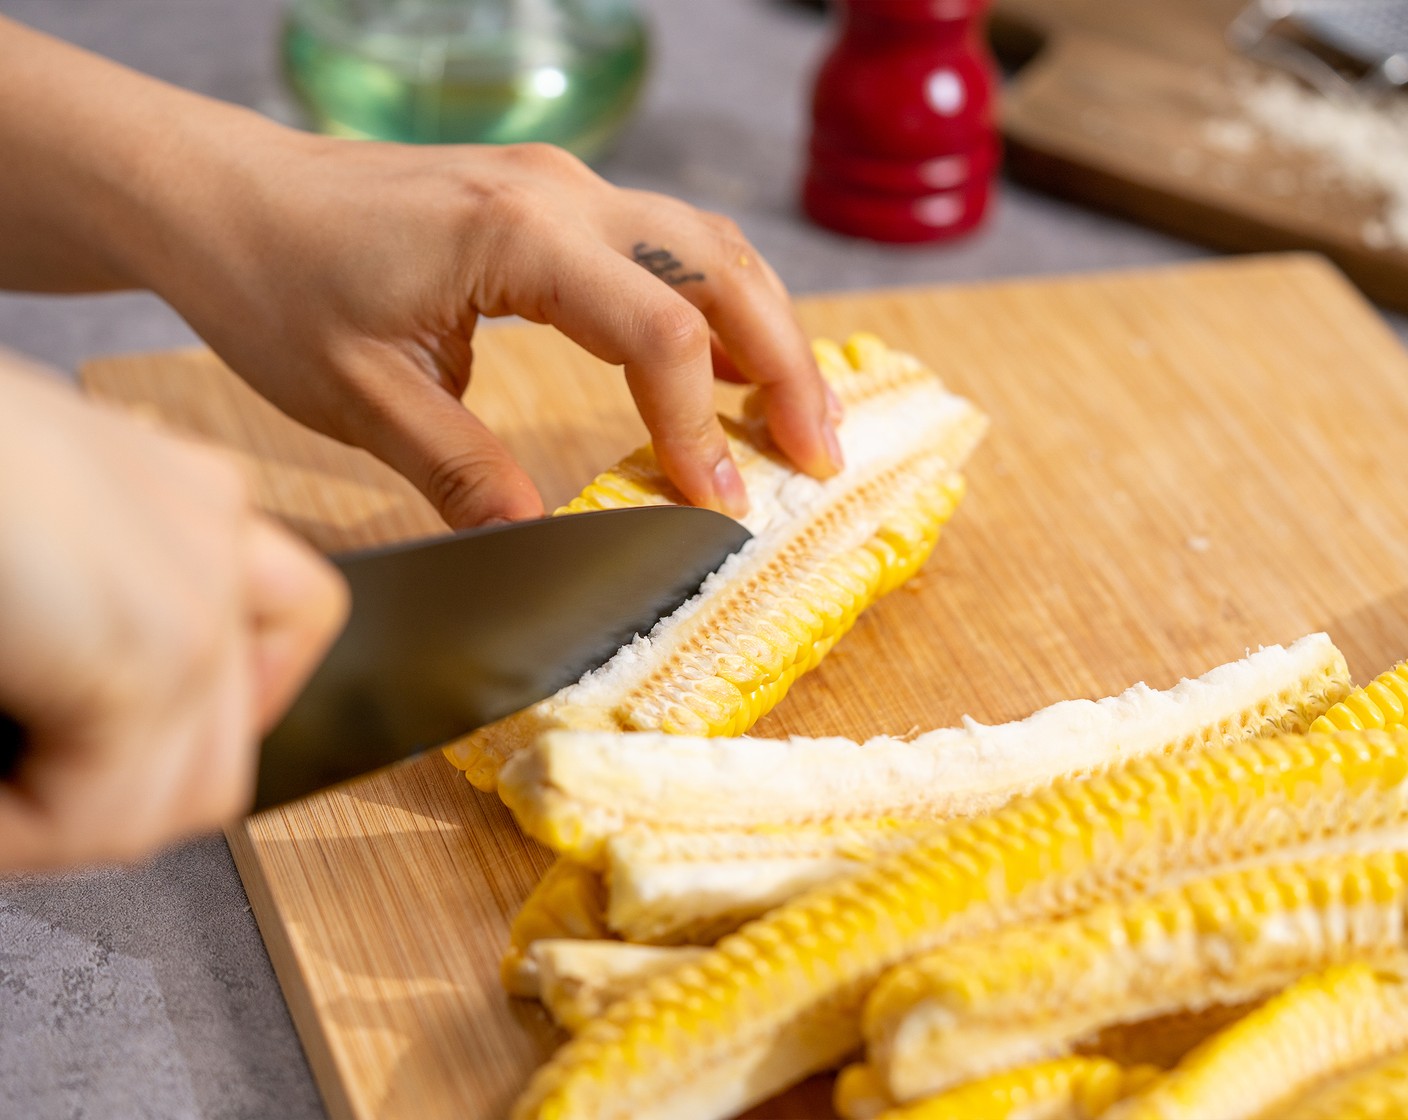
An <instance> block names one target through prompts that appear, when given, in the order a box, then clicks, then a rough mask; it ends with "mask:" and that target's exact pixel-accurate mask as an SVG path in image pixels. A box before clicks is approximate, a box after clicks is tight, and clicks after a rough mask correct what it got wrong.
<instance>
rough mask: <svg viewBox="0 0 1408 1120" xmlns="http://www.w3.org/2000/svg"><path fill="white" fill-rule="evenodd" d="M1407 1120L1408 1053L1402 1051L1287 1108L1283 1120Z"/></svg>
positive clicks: (1282, 1114) (1345, 1077)
mask: <svg viewBox="0 0 1408 1120" xmlns="http://www.w3.org/2000/svg"><path fill="white" fill-rule="evenodd" d="M1405 1116H1408V1051H1400V1052H1398V1053H1396V1054H1392V1055H1390V1056H1389V1057H1387V1058H1385V1059H1383V1060H1382V1061H1380V1062H1375V1063H1374V1064H1372V1065H1370V1066H1366V1067H1364V1068H1363V1069H1359V1070H1355V1071H1353V1072H1351V1073H1348V1074H1346V1075H1345V1076H1344V1077H1342V1078H1338V1079H1336V1080H1335V1081H1332V1082H1331V1083H1330V1084H1328V1085H1326V1086H1325V1087H1324V1088H1323V1089H1320V1090H1318V1091H1316V1092H1313V1093H1311V1094H1310V1095H1309V1096H1307V1097H1305V1098H1304V1099H1303V1100H1300V1101H1296V1102H1292V1103H1289V1104H1287V1105H1286V1106H1285V1110H1284V1111H1283V1112H1282V1113H1281V1117H1280V1120H1403V1117H1405Z"/></svg>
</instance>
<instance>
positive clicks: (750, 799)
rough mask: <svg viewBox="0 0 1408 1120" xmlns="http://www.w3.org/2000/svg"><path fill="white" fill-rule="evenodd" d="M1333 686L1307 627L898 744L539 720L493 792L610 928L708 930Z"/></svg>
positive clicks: (666, 937)
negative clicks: (1239, 650)
mask: <svg viewBox="0 0 1408 1120" xmlns="http://www.w3.org/2000/svg"><path fill="white" fill-rule="evenodd" d="M1348 690H1349V672H1348V669H1347V668H1346V666H1345V662H1344V657H1343V655H1341V653H1340V652H1339V650H1337V649H1336V648H1335V646H1334V644H1333V643H1332V642H1331V641H1330V639H1329V638H1328V637H1327V636H1326V635H1324V634H1312V635H1309V636H1307V637H1304V638H1301V639H1300V640H1299V641H1297V642H1295V643H1294V644H1292V645H1291V646H1290V647H1289V648H1283V647H1281V646H1271V647H1268V648H1265V649H1262V650H1259V651H1258V652H1256V653H1253V654H1251V655H1249V656H1248V657H1246V658H1244V659H1242V660H1241V661H1236V662H1232V663H1229V664H1226V665H1221V666H1218V667H1217V668H1215V669H1213V670H1211V671H1210V672H1208V673H1206V674H1204V675H1203V676H1202V677H1199V678H1197V679H1196V680H1185V681H1182V682H1180V683H1179V684H1178V685H1177V686H1175V687H1174V688H1172V689H1169V690H1167V691H1163V692H1156V691H1154V690H1153V689H1150V688H1148V687H1146V686H1145V685H1142V684H1141V685H1136V686H1135V687H1134V688H1131V689H1129V690H1127V691H1126V692H1124V693H1122V694H1121V695H1119V696H1115V697H1109V698H1107V699H1104V700H1100V701H1089V700H1080V701H1064V702H1062V703H1059V704H1055V705H1052V706H1051V707H1049V708H1044V709H1042V710H1041V711H1040V712H1037V713H1036V714H1035V715H1032V716H1029V717H1027V718H1026V719H1024V720H1020V721H1017V722H1014V723H1009V724H1003V725H1000V726H995V727H985V726H982V725H980V724H977V723H974V722H972V721H968V722H967V723H966V724H965V725H964V726H962V727H959V728H955V729H952V730H943V731H934V732H930V733H928V734H927V735H923V736H920V737H919V738H918V739H916V740H914V741H912V742H906V741H904V740H900V739H893V738H881V739H874V740H871V741H869V742H867V743H864V744H857V743H852V742H849V741H848V740H845V739H803V738H795V739H791V740H766V739H737V740H728V739H694V738H683V737H675V736H666V735H649V734H634V735H630V734H627V735H622V734H604V733H603V734H598V733H590V732H570V731H561V732H549V733H548V734H547V735H545V736H544V737H543V738H542V740H540V741H539V742H538V743H537V744H534V745H533V746H532V747H530V748H529V749H527V750H525V751H524V752H522V753H521V754H520V755H519V756H518V757H516V758H515V759H513V760H512V761H511V762H510V763H509V764H508V765H507V766H505V767H504V770H503V775H502V782H501V785H500V794H501V795H502V796H503V798H504V800H505V801H506V802H507V803H508V804H509V806H510V807H511V808H512V809H513V810H514V812H515V813H516V815H517V816H518V818H519V820H520V821H521V822H522V823H523V824H524V826H525V828H526V829H527V830H528V831H529V832H531V833H533V834H534V835H536V836H537V837H538V838H539V839H541V840H543V841H545V842H547V843H549V844H551V845H554V846H557V847H559V848H562V849H563V850H565V851H568V852H570V853H571V854H572V856H573V858H580V859H585V860H587V861H590V862H594V863H596V864H597V865H598V866H601V867H602V868H603V869H604V871H605V876H604V879H605V890H606V895H607V915H606V917H607V924H608V925H609V926H610V927H611V929H612V930H614V931H615V932H616V933H617V934H618V935H620V936H621V937H624V938H626V939H627V940H629V941H637V942H641V943H647V944H678V943H682V942H690V943H695V944H708V943H711V942H713V941H715V940H717V938H718V937H719V936H721V935H722V934H724V933H726V932H729V931H730V930H733V929H736V928H737V927H738V926H739V925H741V924H742V923H743V922H744V921H746V920H747V919H749V918H752V917H756V916H758V915H760V914H763V913H765V912H766V911H768V910H770V909H772V908H773V907H774V906H778V905H780V904H781V903H783V902H785V901H787V900H788V899H790V898H793V897H795V896H796V895H798V894H800V893H801V892H802V891H803V890H806V889H808V888H810V887H813V886H816V885H818V884H820V883H824V882H828V881H830V880H833V879H836V878H839V877H841V876H843V875H848V874H853V873H854V872H855V871H857V870H859V868H860V867H861V866H862V865H864V864H865V863H868V862H871V861H873V860H875V859H877V858H879V857H881V856H884V855H888V854H891V853H894V852H897V851H902V850H904V849H905V848H907V847H909V846H910V845H911V844H913V843H914V842H915V838H916V837H917V836H918V835H919V834H920V833H921V832H922V830H923V829H924V828H926V827H928V826H929V825H930V824H931V823H933V820H942V819H944V818H946V817H949V816H967V815H970V814H974V813H977V812H979V811H982V810H990V809H992V808H994V807H995V806H996V805H997V804H999V803H1002V802H1004V801H1007V800H1009V799H1010V798H1011V797H1013V796H1016V795H1018V794H1020V793H1024V792H1029V791H1030V790H1031V789H1033V788H1039V787H1041V786H1044V785H1046V784H1049V783H1050V782H1051V781H1052V780H1054V779H1055V778H1058V777H1061V776H1065V775H1068V774H1069V775H1076V774H1081V773H1086V772H1092V771H1098V770H1099V769H1102V768H1105V767H1108V766H1109V765H1113V764H1115V763H1117V762H1118V761H1127V760H1128V759H1130V758H1134V757H1141V756H1145V755H1153V754H1167V753H1173V752H1177V751H1182V750H1192V749H1195V748H1198V747H1202V746H1210V745H1213V744H1218V743H1228V742H1234V741H1236V740H1238V739H1241V738H1247V737H1250V736H1254V735H1262V734H1271V733H1275V732H1278V731H1304V730H1305V729H1306V728H1307V727H1308V726H1309V724H1310V722H1311V721H1312V720H1313V719H1315V718H1316V716H1317V715H1318V714H1319V713H1320V712H1322V711H1324V710H1325V709H1326V708H1327V707H1328V706H1329V705H1330V704H1331V703H1333V702H1334V701H1335V700H1336V699H1337V698H1338V697H1340V696H1342V695H1344V694H1345V693H1347V692H1348ZM769 814H771V815H769ZM613 830H615V831H614V832H613Z"/></svg>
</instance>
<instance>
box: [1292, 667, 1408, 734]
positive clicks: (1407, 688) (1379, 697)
mask: <svg viewBox="0 0 1408 1120" xmlns="http://www.w3.org/2000/svg"><path fill="white" fill-rule="evenodd" d="M1404 722H1408V661H1400V662H1399V663H1398V664H1397V665H1395V666H1394V667H1393V668H1392V669H1389V670H1388V671H1387V672H1385V673H1380V674H1379V675H1378V676H1377V677H1375V678H1374V679H1373V680H1372V681H1370V682H1369V683H1368V684H1367V685H1365V686H1364V687H1363V688H1358V689H1355V690H1354V691H1353V692H1351V693H1350V694H1349V695H1348V696H1346V697H1345V698H1344V699H1343V700H1341V701H1340V702H1339V703H1338V704H1336V705H1335V706H1334V707H1332V708H1331V709H1330V710H1329V711H1328V712H1326V713H1325V714H1324V715H1323V716H1321V717H1320V718H1319V719H1317V720H1316V721H1315V723H1314V724H1313V725H1312V727H1311V730H1312V731H1326V732H1328V731H1358V730H1361V729H1362V728H1366V727H1394V726H1396V725H1398V724H1400V723H1404Z"/></svg>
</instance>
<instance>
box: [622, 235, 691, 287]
mask: <svg viewBox="0 0 1408 1120" xmlns="http://www.w3.org/2000/svg"><path fill="white" fill-rule="evenodd" d="M631 259H632V260H634V261H635V262H636V264H638V265H640V266H641V267H642V268H644V269H646V270H647V271H648V272H649V273H650V274H651V275H652V276H658V277H659V278H660V279H661V280H663V281H665V283H667V284H669V285H670V287H672V288H678V287H679V286H680V285H681V284H689V283H692V282H693V281H695V280H703V279H704V274H703V273H702V272H685V271H684V265H683V264H681V263H680V262H679V261H677V260H676V259H675V255H674V254H673V253H672V252H670V250H669V249H665V248H660V249H652V248H651V247H650V245H649V244H647V243H646V242H644V241H638V242H636V244H635V247H634V248H633V249H632V250H631Z"/></svg>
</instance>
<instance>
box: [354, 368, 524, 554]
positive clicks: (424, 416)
mask: <svg viewBox="0 0 1408 1120" xmlns="http://www.w3.org/2000/svg"><path fill="white" fill-rule="evenodd" d="M396 381H397V383H396V385H395V390H394V391H393V392H388V393H387V395H386V397H385V398H384V399H382V400H381V401H379V402H378V405H379V409H378V411H379V416H378V418H377V420H378V422H377V423H376V424H375V425H374V427H373V429H372V430H370V431H368V432H366V433H364V436H365V438H364V441H363V442H362V446H364V447H366V448H367V449H368V450H369V451H371V452H372V454H374V455H375V456H376V457H377V458H379V459H381V460H382V461H383V462H385V463H386V464H387V465H388V466H390V467H392V468H393V469H395V470H396V471H398V472H400V473H401V474H403V475H404V476H405V477H406V478H408V479H410V481H411V483H412V484H413V485H414V486H415V487H416V489H418V490H419V491H420V492H421V493H422V494H424V495H425V496H426V497H427V498H429V499H430V501H431V503H432V504H433V505H434V506H435V508H436V509H437V510H439V511H440V516H441V517H443V518H444V519H445V521H446V523H448V524H449V525H450V527H451V528H454V529H469V528H473V527H474V526H476V525H483V524H484V523H486V522H490V521H521V520H523V519H524V518H529V517H541V516H542V515H543V500H542V498H541V497H539V496H538V491H537V488H536V487H535V486H534V485H533V482H532V480H531V479H530V478H529V477H528V475H527V474H526V473H524V470H523V468H522V467H520V466H519V465H518V463H517V462H515V461H514V458H513V456H512V455H511V454H509V451H508V448H506V447H505V446H504V445H503V444H502V443H500V442H499V440H498V438H497V437H496V436H495V435H494V434H493V433H492V432H491V431H489V429H488V428H486V427H485V426H484V424H483V422H482V421H481V420H480V419H479V417H477V416H475V415H474V414H473V413H472V412H470V411H469V410H468V409H467V408H465V406H464V405H463V404H462V403H461V402H460V401H458V400H456V399H455V398H454V397H453V396H451V395H450V394H449V393H447V392H446V391H445V390H444V389H443V388H442V387H441V386H439V385H436V384H434V383H432V382H430V381H428V380H426V379H425V378H424V377H423V376H419V375H417V376H413V377H407V378H399V379H396Z"/></svg>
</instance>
